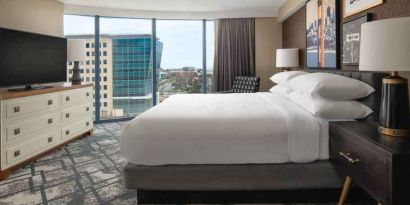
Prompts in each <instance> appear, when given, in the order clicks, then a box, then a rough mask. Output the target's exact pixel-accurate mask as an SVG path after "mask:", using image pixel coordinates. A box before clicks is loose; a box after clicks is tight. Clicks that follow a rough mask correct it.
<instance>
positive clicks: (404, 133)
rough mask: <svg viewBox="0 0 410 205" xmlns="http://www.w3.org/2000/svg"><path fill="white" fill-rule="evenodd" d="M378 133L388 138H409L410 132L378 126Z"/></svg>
mask: <svg viewBox="0 0 410 205" xmlns="http://www.w3.org/2000/svg"><path fill="white" fill-rule="evenodd" d="M379 132H380V134H383V135H386V136H389V137H410V130H399V129H391V128H387V127H383V126H380V125H379Z"/></svg>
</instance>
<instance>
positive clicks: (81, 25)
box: [64, 15, 214, 69]
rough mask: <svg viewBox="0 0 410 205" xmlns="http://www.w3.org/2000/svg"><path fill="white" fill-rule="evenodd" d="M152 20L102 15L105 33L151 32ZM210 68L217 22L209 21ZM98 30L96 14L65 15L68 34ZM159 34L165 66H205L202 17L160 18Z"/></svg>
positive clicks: (162, 66) (92, 32)
mask: <svg viewBox="0 0 410 205" xmlns="http://www.w3.org/2000/svg"><path fill="white" fill-rule="evenodd" d="M151 30H152V29H151V20H149V19H129V18H107V17H101V18H100V33H101V34H151ZM206 31H207V32H206V34H207V39H206V41H207V42H206V47H207V58H206V62H207V69H209V68H212V67H213V58H214V56H213V53H214V23H213V21H208V22H207V29H206ZM84 34H91V35H93V34H94V18H93V17H89V16H75V15H65V16H64V35H84ZM157 38H159V39H160V41H161V42H162V43H163V44H164V47H163V53H162V62H161V68H164V69H175V68H182V67H187V66H188V67H196V68H202V21H201V20H157Z"/></svg>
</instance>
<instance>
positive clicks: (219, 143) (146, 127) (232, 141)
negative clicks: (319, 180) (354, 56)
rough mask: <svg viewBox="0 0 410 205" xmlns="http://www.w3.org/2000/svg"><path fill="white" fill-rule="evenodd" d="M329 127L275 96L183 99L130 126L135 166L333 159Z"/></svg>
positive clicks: (127, 148) (128, 144)
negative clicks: (329, 141) (331, 156)
mask: <svg viewBox="0 0 410 205" xmlns="http://www.w3.org/2000/svg"><path fill="white" fill-rule="evenodd" d="M328 140H329V135H328V123H327V122H325V121H322V120H320V119H318V118H316V117H314V116H313V115H312V114H310V113H308V112H307V111H305V110H304V109H303V108H301V107H299V106H298V105H296V104H294V103H293V102H291V101H289V100H287V99H286V98H284V97H282V96H280V95H277V94H273V93H235V94H178V95H173V96H171V97H169V98H168V99H166V100H165V101H163V102H162V103H160V104H159V105H157V106H155V107H153V108H151V109H149V110H148V111H146V112H144V113H142V114H141V115H139V116H137V117H136V118H135V119H133V120H132V121H130V122H129V123H128V124H127V125H126V126H125V127H124V130H123V132H122V135H121V138H120V153H121V154H122V155H123V156H124V157H125V158H126V159H127V160H128V161H129V162H131V163H133V164H136V165H169V164H177V165H184V164H264V163H266V164H269V163H286V162H294V163H308V162H313V161H315V160H323V159H328V158H329V148H328V146H329V145H328V144H329V143H328Z"/></svg>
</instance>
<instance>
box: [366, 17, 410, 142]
mask: <svg viewBox="0 0 410 205" xmlns="http://www.w3.org/2000/svg"><path fill="white" fill-rule="evenodd" d="M359 70H364V71H382V72H391V75H390V76H388V77H386V78H384V79H383V86H382V99H381V100H382V101H381V105H380V118H379V132H380V133H381V134H384V135H388V136H400V137H405V136H409V135H410V131H409V130H410V126H409V123H410V120H409V114H410V113H409V96H408V95H409V94H408V85H407V79H405V78H402V77H400V76H399V75H398V72H399V71H410V17H405V18H393V19H386V20H379V21H373V22H369V23H364V24H362V28H361V42H360V63H359Z"/></svg>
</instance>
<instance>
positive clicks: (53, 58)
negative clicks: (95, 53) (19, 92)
mask: <svg viewBox="0 0 410 205" xmlns="http://www.w3.org/2000/svg"><path fill="white" fill-rule="evenodd" d="M66 63H67V39H65V38H59V37H52V36H46V35H41V34H34V33H28V32H22V31H16V30H10V29H4V28H0V87H5V86H14V85H29V84H41V83H50V82H61V81H66V76H67V71H66Z"/></svg>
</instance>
